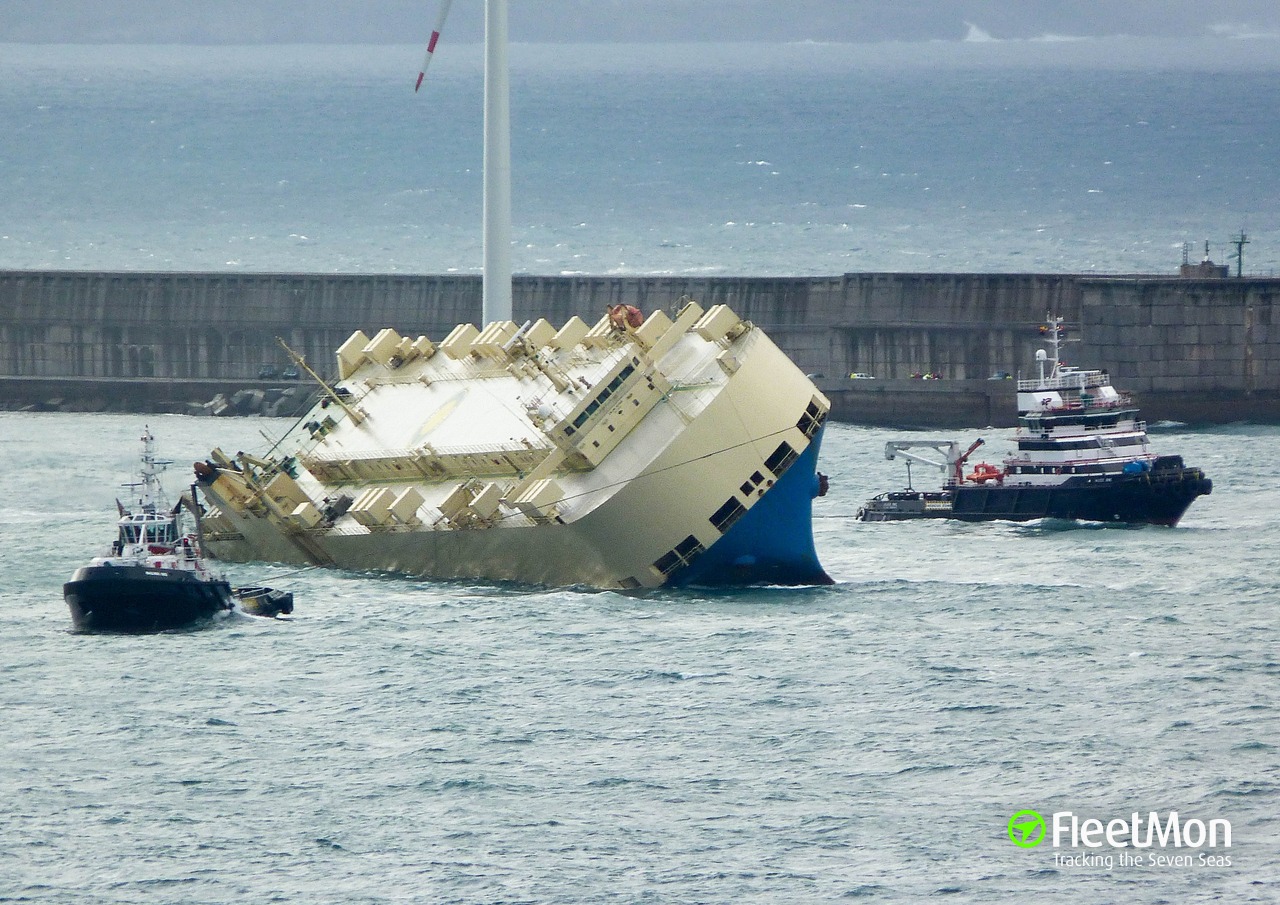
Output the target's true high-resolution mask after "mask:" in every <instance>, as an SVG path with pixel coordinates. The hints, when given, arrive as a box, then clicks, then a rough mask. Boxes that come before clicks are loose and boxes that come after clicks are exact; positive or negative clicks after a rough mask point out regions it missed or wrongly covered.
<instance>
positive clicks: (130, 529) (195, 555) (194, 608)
mask: <svg viewBox="0 0 1280 905" xmlns="http://www.w3.org/2000/svg"><path fill="white" fill-rule="evenodd" d="M170 464H172V463H170V462H167V461H164V460H161V459H157V458H156V455H155V438H154V437H153V436H152V435H151V431H150V429H147V430H146V432H145V433H144V434H143V435H142V470H141V472H140V478H141V480H139V481H134V482H131V483H129V484H127V485H125V486H127V487H129V488H130V489H131V490H134V491H136V497H135V498H134V499H133V502H132V505H131V506H129V507H125V506H124V505H122V504H120V503H119V502H117V504H116V505H117V507H118V508H119V511H120V518H119V521H118V522H117V523H116V524H117V529H118V534H117V537H116V540H115V542H114V543H113V544H112V545H111V550H110V552H109V553H107V554H106V555H103V556H97V557H94V559H93V560H92V561H91V562H90V563H89V565H87V566H83V567H81V568H79V569H77V570H76V572H75V574H74V575H73V576H72V577H71V580H70V581H68V582H67V583H66V584H64V585H63V586H62V595H63V597H64V598H65V600H66V601H67V606H68V607H70V609H71V620H72V622H73V623H74V624H75V627H76V629H77V630H79V631H120V632H150V631H161V630H164V629H174V628H182V627H184V626H188V625H192V624H194V623H197V622H200V621H201V620H207V619H210V618H212V617H214V616H217V615H220V614H223V613H227V612H230V611H231V610H232V608H233V607H234V605H235V598H234V597H233V592H232V589H231V585H230V584H228V583H227V581H226V579H224V578H223V577H222V576H221V575H219V574H217V573H216V572H214V571H212V570H210V569H209V568H208V566H207V565H206V564H205V561H204V557H203V555H202V553H201V550H200V544H199V538H198V536H197V535H196V534H194V533H185V534H184V533H182V532H181V531H180V524H179V516H180V513H181V512H182V511H183V507H184V505H191V506H192V507H193V508H194V501H190V502H189V503H188V501H187V500H186V499H185V498H184V500H183V502H182V503H180V504H179V505H177V506H174V507H172V508H171V507H170V506H169V504H168V502H167V500H166V499H165V496H164V490H163V488H162V487H161V485H160V477H159V475H160V472H161V471H163V470H164V468H165V466H167V465H170ZM190 517H191V518H192V519H193V520H194V514H193V513H192V514H190ZM290 609H292V599H290Z"/></svg>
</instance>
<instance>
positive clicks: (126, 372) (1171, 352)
mask: <svg viewBox="0 0 1280 905" xmlns="http://www.w3.org/2000/svg"><path fill="white" fill-rule="evenodd" d="M480 291H481V281H480V278H479V277H478V276H475V277H473V276H428V275H372V274H370V275H351V274H265V273H263V274H249V273H182V272H155V273H144V272H109V273H104V272H84V271H0V389H3V391H4V393H3V401H2V402H0V405H2V406H3V407H5V408H18V407H22V406H25V405H29V404H40V403H43V402H48V401H50V400H58V401H59V402H60V404H62V405H64V406H67V407H76V406H77V405H80V404H83V403H84V401H85V400H87V399H92V400H93V404H94V406H95V407H101V406H103V405H105V406H106V407H112V408H133V409H154V408H156V407H163V406H169V407H170V408H172V407H174V406H178V405H182V404H186V403H199V402H205V401H207V400H208V398H209V397H208V396H205V397H204V398H191V394H192V393H193V392H196V391H197V390H198V391H200V392H204V391H207V390H209V389H211V388H213V387H215V386H216V387H218V389H217V390H216V392H233V391H234V390H235V389H236V388H244V387H258V388H263V389H270V388H273V387H278V386H279V381H278V380H276V379H275V378H272V377H267V376H265V375H267V374H269V373H270V371H271V370H272V369H274V370H277V371H278V370H282V369H284V368H285V367H286V366H287V365H288V364H289V361H288V358H287V355H286V353H285V352H284V350H283V349H282V348H281V347H280V346H279V344H278V343H277V342H276V337H279V338H281V339H283V340H284V342H286V343H287V344H288V345H289V346H290V347H291V348H293V349H294V350H296V351H298V352H299V353H301V354H302V355H304V356H305V357H306V360H307V362H308V363H310V364H311V365H312V366H313V367H315V368H316V369H317V370H318V371H319V372H320V373H321V374H328V372H329V371H330V370H331V369H332V362H333V350H334V349H335V348H337V346H338V345H340V344H341V343H342V342H343V340H345V339H346V338H347V337H348V336H349V335H350V334H351V332H352V331H353V330H355V329H363V330H365V332H366V333H370V334H372V332H373V331H375V330H377V329H379V328H381V327H384V326H389V327H394V328H395V329H396V330H398V331H400V332H401V333H406V334H414V335H416V334H421V333H425V334H427V335H429V336H432V337H433V338H435V339H440V338H442V337H443V336H444V335H445V334H447V333H448V332H449V331H450V330H451V329H452V328H453V327H454V326H455V325H456V324H458V323H463V322H476V321H478V319H479V316H480V307H481V306H480ZM1278 295H1280V279H1276V278H1253V277H1245V278H1233V279H1186V278H1178V277H1163V276H1147V275H1134V276H1110V277H1098V276H1092V275H1064V274H964V273H951V274H922V273H920V274H918V273H863V274H857V273H853V274H844V275H842V276H832V277H788V278H755V277H741V278H734V277H705V278H687V277H649V276H617V277H612V276H610V277H582V276H574V277H543V276H520V277H517V278H516V280H515V283H514V309H515V318H516V320H517V321H521V320H523V319H525V318H536V317H546V318H547V319H548V320H550V321H551V322H552V323H555V324H559V323H562V322H563V321H565V320H567V319H568V318H569V317H571V316H573V315H575V314H576V315H578V316H580V317H582V318H583V319H584V320H587V321H589V322H592V321H594V320H595V319H596V318H598V317H599V316H600V314H601V313H602V312H603V311H604V309H605V307H606V306H608V305H610V304H618V303H626V304H632V305H636V306H637V307H639V308H641V309H642V310H645V311H649V310H653V309H655V308H672V307H674V306H676V305H678V304H679V301H680V299H682V298H684V297H690V298H693V299H696V300H697V301H698V302H699V303H700V304H702V305H703V306H704V307H708V306H710V305H713V304H717V303H725V304H728V305H730V306H731V307H732V308H734V310H735V311H737V312H738V313H739V314H740V315H741V316H743V317H745V318H748V319H750V320H752V321H754V322H755V323H757V324H759V325H761V326H762V327H764V328H766V329H767V330H768V332H769V334H770V336H771V337H772V338H773V339H774V340H775V342H777V343H778V345H779V346H781V347H782V348H783V349H784V350H786V351H787V353H788V354H789V355H790V356H791V357H792V359H793V360H795V361H796V363H797V364H799V365H800V367H801V368H803V369H804V370H805V371H806V372H809V373H811V374H814V375H821V376H818V377H817V378H816V379H817V382H818V383H819V385H820V386H821V387H822V389H823V390H824V391H825V392H827V393H828V394H829V395H830V396H831V398H832V401H833V405H834V409H833V411H834V415H835V417H836V418H838V419H841V420H846V421H855V422H860V423H867V424H883V425H889V426H919V427H980V426H985V425H988V424H994V425H997V426H999V425H1006V424H1010V423H1012V420H1013V415H1014V412H1013V405H1014V399H1013V383H1012V381H1010V380H989V378H990V377H992V375H994V374H998V373H1008V374H1011V375H1013V376H1017V375H1018V374H1019V372H1021V373H1022V374H1023V375H1024V376H1030V373H1031V369H1032V368H1033V366H1034V364H1033V363H1034V360H1035V351H1036V349H1038V348H1040V347H1041V337H1040V334H1039V331H1038V327H1039V326H1040V325H1041V324H1042V323H1043V319H1044V317H1045V315H1046V313H1048V312H1053V313H1054V314H1057V315H1060V316H1062V317H1064V318H1066V320H1067V323H1068V325H1069V326H1070V334H1069V335H1070V338H1071V340H1072V342H1071V343H1069V344H1068V345H1067V346H1066V347H1065V355H1064V357H1066V359H1067V360H1068V361H1069V362H1071V363H1072V364H1078V365H1080V366H1082V367H1098V368H1106V369H1108V370H1109V371H1110V372H1111V374H1112V377H1113V378H1114V380H1115V383H1116V385H1117V386H1119V387H1121V388H1122V389H1126V390H1129V391H1131V392H1133V393H1134V394H1135V395H1136V396H1137V398H1138V401H1139V402H1140V403H1141V404H1142V406H1143V411H1144V414H1145V415H1146V417H1147V418H1148V419H1149V420H1165V419H1167V420H1178V421H1187V422H1191V423H1223V422H1229V421H1237V420H1253V421H1269V422H1277V421H1280V312H1278V311H1277V310H1276V309H1277V305H1276V299H1277V296H1278ZM854 372H857V373H865V374H869V375H872V376H873V377H874V378H875V379H874V380H862V379H859V380H850V379H848V375H849V374H850V373H854ZM917 373H920V374H924V373H932V374H937V375H940V377H941V379H938V380H919V379H912V377H911V375H913V374H917ZM259 375H264V376H263V377H262V378H260V376H259ZM144 385H145V386H146V387H147V389H146V390H145V391H144V390H142V387H143V386H144Z"/></svg>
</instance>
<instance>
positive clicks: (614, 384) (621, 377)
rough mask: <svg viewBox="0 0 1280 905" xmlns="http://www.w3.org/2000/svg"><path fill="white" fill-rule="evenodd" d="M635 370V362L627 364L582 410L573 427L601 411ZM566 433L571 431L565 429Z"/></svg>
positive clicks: (580, 425)
mask: <svg viewBox="0 0 1280 905" xmlns="http://www.w3.org/2000/svg"><path fill="white" fill-rule="evenodd" d="M635 372H636V368H635V365H633V364H632V365H627V366H626V367H625V368H623V369H622V370H621V371H619V372H618V376H617V377H615V378H613V380H610V381H609V384H608V386H606V387H605V388H604V389H602V390H601V391H600V392H599V393H597V394H596V398H594V399H592V400H591V403H590V404H589V405H588V406H587V407H586V408H585V409H583V410H582V414H580V415H578V417H577V418H574V419H573V427H574V428H575V429H576V428H579V427H582V425H584V424H586V423H587V419H588V418H590V417H591V416H592V415H594V414H595V413H596V412H597V411H599V409H600V406H602V405H604V403H605V401H606V400H607V399H608V398H609V397H610V396H612V395H613V394H614V393H615V392H617V389H618V387H620V386H622V384H623V383H624V382H625V381H626V379H627V378H628V377H630V376H631V375H632V374H634V373H635ZM565 433H566V434H567V433H569V431H565Z"/></svg>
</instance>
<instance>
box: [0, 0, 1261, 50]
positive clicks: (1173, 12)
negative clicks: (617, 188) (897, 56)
mask: <svg viewBox="0 0 1280 905" xmlns="http://www.w3.org/2000/svg"><path fill="white" fill-rule="evenodd" d="M483 7H484V3H483V0H455V2H454V4H453V12H452V13H451V15H450V21H449V24H448V25H447V26H446V29H445V31H446V34H447V35H448V36H449V38H450V39H451V40H453V41H458V42H466V43H470V42H474V41H477V40H479V38H480V35H481V30H482V22H483ZM510 7H511V39H512V40H513V41H518V42H564V41H601V42H635V41H805V40H811V41H888V40H903V41H919V40H931V39H936V40H960V39H962V38H965V37H966V36H968V37H970V38H971V39H975V38H983V37H985V36H990V37H992V38H997V39H1001V38H1004V39H1010V38H1012V39H1029V38H1043V37H1093V36H1100V35H1137V36H1161V37H1170V36H1206V35H1213V34H1222V35H1229V36H1250V35H1267V36H1270V37H1277V36H1280V2H1277V0H896V2H895V0H511V3H510ZM438 8H439V0H421V2H419V0H414V2H410V0H194V2H179V3H175V2H173V0H0V42H17V43H28V42H35V43H49V42H58V43H156V42H161V43H219V44H220V43H232V44H253V43H264V42H265V43H376V44H388V43H417V42H419V41H421V40H425V37H426V35H427V33H428V32H429V31H430V28H431V23H432V22H433V21H434V20H435V17H436V12H437V10H438Z"/></svg>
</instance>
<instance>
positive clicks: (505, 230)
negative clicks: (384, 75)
mask: <svg viewBox="0 0 1280 905" xmlns="http://www.w3.org/2000/svg"><path fill="white" fill-rule="evenodd" d="M482 305H483V315H482V324H481V326H483V325H485V324H491V323H493V322H494V321H509V320H511V84H510V78H509V76H508V72H507V0H485V8H484V289H483V302H482Z"/></svg>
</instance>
